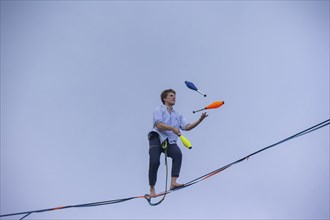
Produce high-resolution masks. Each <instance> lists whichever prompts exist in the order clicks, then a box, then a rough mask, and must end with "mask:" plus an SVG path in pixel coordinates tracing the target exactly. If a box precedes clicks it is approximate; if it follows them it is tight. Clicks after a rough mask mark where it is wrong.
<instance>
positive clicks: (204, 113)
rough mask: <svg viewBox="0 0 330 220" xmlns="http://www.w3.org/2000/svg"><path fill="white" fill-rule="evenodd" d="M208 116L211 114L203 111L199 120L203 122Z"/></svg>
mask: <svg viewBox="0 0 330 220" xmlns="http://www.w3.org/2000/svg"><path fill="white" fill-rule="evenodd" d="M207 116H209V115H208V114H207V113H206V112H203V114H202V115H201V117H200V118H199V121H200V122H202V121H203V120H204V119H205V118H206V117H207Z"/></svg>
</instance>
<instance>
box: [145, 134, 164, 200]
mask: <svg viewBox="0 0 330 220" xmlns="http://www.w3.org/2000/svg"><path fill="white" fill-rule="evenodd" d="M162 148H163V150H164V154H165V170H166V174H165V175H166V176H165V191H164V192H163V193H161V194H159V195H157V196H161V195H163V198H162V199H161V200H159V201H158V202H156V203H152V202H151V196H150V195H149V194H145V195H144V198H145V199H146V200H147V201H148V203H149V205H151V206H156V205H159V204H160V203H162V202H163V201H164V199H165V197H166V195H167V181H168V165H167V149H168V139H166V140H165V141H164V142H163V143H162Z"/></svg>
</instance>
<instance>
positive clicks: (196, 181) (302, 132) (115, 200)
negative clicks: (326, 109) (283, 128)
mask: <svg viewBox="0 0 330 220" xmlns="http://www.w3.org/2000/svg"><path fill="white" fill-rule="evenodd" d="M329 124H330V119H328V120H326V121H323V122H321V123H319V124H316V125H314V126H312V127H310V128H307V129H305V130H303V131H301V132H298V133H296V134H294V135H292V136H290V137H288V138H285V139H283V140H281V141H279V142H277V143H274V144H271V145H269V146H267V147H265V148H262V149H260V150H258V151H256V152H253V153H251V154H249V155H247V156H245V157H243V158H241V159H239V160H236V161H234V162H232V163H230V164H227V165H225V166H223V167H220V168H218V169H216V170H214V171H212V172H209V173H207V174H205V175H203V176H200V177H198V178H196V179H194V180H191V181H189V182H187V183H185V184H184V185H183V186H182V187H179V188H175V189H172V190H165V192H162V193H159V194H157V195H156V196H155V197H154V198H156V197H159V196H163V199H162V200H161V201H160V202H157V203H154V204H153V203H151V197H150V196H149V195H148V194H146V195H144V196H133V197H128V198H123V199H114V200H108V201H102V202H93V203H85V204H79V205H67V206H59V207H55V208H48V209H40V210H33V211H25V212H17V213H11V214H4V215H0V217H7V216H14V215H24V216H23V217H22V218H21V219H24V218H26V217H28V216H29V215H30V214H32V213H41V212H49V211H55V210H61V209H69V208H86V207H93V206H101V205H111V204H115V203H120V202H125V201H128V200H132V199H137V198H145V199H146V200H147V201H148V203H149V204H150V205H158V204H160V203H161V202H162V201H163V200H164V198H165V195H166V194H169V193H171V192H174V191H177V190H181V189H183V188H186V187H188V186H191V185H193V184H196V183H198V182H200V181H202V180H205V179H207V178H209V177H211V176H213V175H215V174H218V173H220V172H221V171H223V170H225V169H227V168H229V167H231V166H232V165H234V164H237V163H240V162H242V161H244V160H246V159H249V158H250V157H251V156H254V155H256V154H258V153H261V152H262V151H265V150H267V149H269V148H272V147H275V146H277V145H279V144H282V143H284V142H286V141H289V140H292V139H294V138H297V137H300V136H303V135H305V134H308V133H310V132H313V131H316V130H318V129H320V128H323V127H325V126H327V125H329Z"/></svg>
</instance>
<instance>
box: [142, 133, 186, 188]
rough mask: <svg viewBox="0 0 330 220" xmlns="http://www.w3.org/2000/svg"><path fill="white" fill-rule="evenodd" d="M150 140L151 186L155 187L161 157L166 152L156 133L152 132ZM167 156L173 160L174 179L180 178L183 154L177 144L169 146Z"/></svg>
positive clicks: (149, 136) (172, 173)
mask: <svg viewBox="0 0 330 220" xmlns="http://www.w3.org/2000/svg"><path fill="white" fill-rule="evenodd" d="M148 139H149V185H150V186H154V185H155V184H156V181H157V171H158V168H159V165H160V155H161V153H162V152H164V150H163V148H162V146H161V143H160V140H159V135H158V134H157V133H156V132H150V133H149V135H148ZM167 156H168V157H170V158H172V172H171V175H172V177H179V174H180V169H181V163H182V153H181V150H180V148H179V146H178V145H177V144H169V145H168V146H167Z"/></svg>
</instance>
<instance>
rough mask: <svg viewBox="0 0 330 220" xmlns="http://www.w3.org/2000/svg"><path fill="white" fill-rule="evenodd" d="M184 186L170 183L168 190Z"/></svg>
mask: <svg viewBox="0 0 330 220" xmlns="http://www.w3.org/2000/svg"><path fill="white" fill-rule="evenodd" d="M183 185H184V184H180V183H171V187H170V189H171V190H172V189H175V188H179V187H182V186H183Z"/></svg>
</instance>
